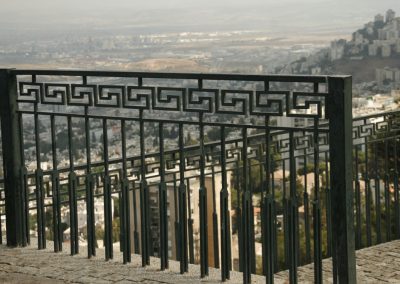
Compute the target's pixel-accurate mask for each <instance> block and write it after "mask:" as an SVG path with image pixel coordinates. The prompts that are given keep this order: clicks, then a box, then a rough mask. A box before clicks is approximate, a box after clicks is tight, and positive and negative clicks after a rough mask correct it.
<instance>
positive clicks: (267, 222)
mask: <svg viewBox="0 0 400 284" xmlns="http://www.w3.org/2000/svg"><path fill="white" fill-rule="evenodd" d="M269 124H270V118H269V116H266V117H265V185H266V188H265V197H264V199H263V210H262V212H261V214H262V215H261V222H262V223H264V225H263V232H262V241H263V256H264V257H263V272H264V273H265V275H266V282H267V283H268V284H273V283H274V271H275V268H274V266H275V258H276V255H275V253H276V252H275V248H274V231H275V226H274V220H275V214H274V211H275V209H274V206H275V204H274V202H275V201H274V192H273V189H272V185H271V164H272V155H271V130H270V128H269Z"/></svg>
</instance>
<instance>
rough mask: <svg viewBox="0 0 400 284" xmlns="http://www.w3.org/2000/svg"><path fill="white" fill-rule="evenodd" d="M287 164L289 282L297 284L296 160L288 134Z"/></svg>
mask: <svg viewBox="0 0 400 284" xmlns="http://www.w3.org/2000/svg"><path fill="white" fill-rule="evenodd" d="M289 140H290V142H289V164H290V195H289V200H288V205H289V206H288V229H289V247H288V249H289V259H290V263H289V281H290V283H297V265H298V249H297V226H296V220H297V215H298V211H297V210H298V207H297V193H296V164H295V162H296V160H295V156H294V147H295V141H294V134H293V131H290V132H289Z"/></svg>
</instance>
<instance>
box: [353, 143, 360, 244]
mask: <svg viewBox="0 0 400 284" xmlns="http://www.w3.org/2000/svg"><path fill="white" fill-rule="evenodd" d="M354 148H355V163H354V167H355V168H354V175H355V177H354V179H355V181H354V182H355V209H356V249H360V248H361V247H362V243H361V192H360V179H359V172H358V169H359V165H358V164H359V161H358V159H359V155H358V151H359V149H358V145H355V146H354Z"/></svg>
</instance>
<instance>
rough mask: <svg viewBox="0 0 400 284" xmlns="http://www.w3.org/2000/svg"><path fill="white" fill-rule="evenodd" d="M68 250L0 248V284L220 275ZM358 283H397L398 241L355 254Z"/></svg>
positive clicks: (327, 270) (255, 279) (216, 278)
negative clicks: (202, 273) (202, 274)
mask: <svg viewBox="0 0 400 284" xmlns="http://www.w3.org/2000/svg"><path fill="white" fill-rule="evenodd" d="M68 252H69V246H68V245H65V246H64V251H63V252H60V253H54V252H53V249H52V243H51V242H48V245H47V248H46V249H44V250H40V251H39V250H37V248H36V240H34V239H33V240H32V243H31V246H29V247H26V248H14V249H11V248H8V247H6V246H5V245H0V283H23V284H25V283H44V284H48V283H100V284H101V283H121V284H122V283H127V284H128V283H157V284H159V283H221V281H220V270H218V269H214V268H210V275H209V276H208V277H206V278H204V279H200V269H199V266H198V265H190V266H189V273H186V274H184V275H181V274H179V263H178V262H176V261H170V268H169V269H168V270H166V271H160V269H159V265H160V262H159V259H158V258H151V265H150V266H147V267H141V257H140V256H139V255H132V262H131V263H129V264H126V265H124V264H122V254H121V253H120V252H119V250H118V248H117V247H115V248H114V259H113V260H110V261H108V262H106V261H105V260H104V250H103V249H98V250H97V256H96V257H93V258H91V259H88V258H87V257H86V256H85V253H86V248H85V247H81V248H80V252H81V253H80V254H79V255H75V256H70V255H69V253H68ZM356 257H357V280H358V283H400V270H399V268H400V241H393V242H389V243H385V244H381V245H377V246H374V247H370V248H366V249H362V250H359V251H357V253H356ZM323 269H324V272H323V278H324V280H323V283H332V282H333V281H332V277H331V271H332V267H331V260H330V259H326V260H324V261H323ZM313 275H314V271H313V265H312V264H310V265H306V266H303V267H299V268H298V277H299V280H298V282H299V283H313ZM226 283H242V274H241V273H239V272H231V279H230V280H229V281H227V282H226ZM252 283H265V278H264V277H261V276H258V275H253V276H252ZM275 283H278V284H284V283H289V281H288V272H287V271H283V272H279V273H277V274H276V275H275Z"/></svg>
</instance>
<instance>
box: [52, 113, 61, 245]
mask: <svg viewBox="0 0 400 284" xmlns="http://www.w3.org/2000/svg"><path fill="white" fill-rule="evenodd" d="M50 124H51V125H50V128H51V147H52V157H53V172H52V181H51V185H52V197H53V198H52V202H53V234H54V252H59V251H61V250H62V230H61V208H60V178H59V173H58V161H57V141H56V129H55V116H54V115H53V114H52V115H51V116H50Z"/></svg>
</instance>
